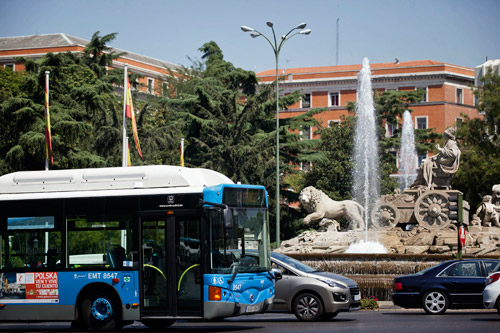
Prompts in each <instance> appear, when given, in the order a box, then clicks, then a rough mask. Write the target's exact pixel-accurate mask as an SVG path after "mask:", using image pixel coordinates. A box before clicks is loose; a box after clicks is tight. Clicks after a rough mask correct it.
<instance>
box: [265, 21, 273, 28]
mask: <svg viewBox="0 0 500 333" xmlns="http://www.w3.org/2000/svg"><path fill="white" fill-rule="evenodd" d="M266 24H267V26H268V27H269V28H272V27H273V25H274V24H273V22H271V21H267V22H266Z"/></svg>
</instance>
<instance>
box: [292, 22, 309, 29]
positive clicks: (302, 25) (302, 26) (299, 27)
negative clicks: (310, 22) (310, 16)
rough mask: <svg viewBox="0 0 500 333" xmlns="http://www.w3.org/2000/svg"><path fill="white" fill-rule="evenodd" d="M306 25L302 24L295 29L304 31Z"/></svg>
mask: <svg viewBox="0 0 500 333" xmlns="http://www.w3.org/2000/svg"><path fill="white" fill-rule="evenodd" d="M306 25H307V24H306V23H301V24H299V25H298V26H296V27H295V29H304V28H305V27H306Z"/></svg>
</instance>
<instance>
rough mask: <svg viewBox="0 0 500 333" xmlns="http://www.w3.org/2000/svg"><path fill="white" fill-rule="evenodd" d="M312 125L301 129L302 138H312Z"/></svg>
mask: <svg viewBox="0 0 500 333" xmlns="http://www.w3.org/2000/svg"><path fill="white" fill-rule="evenodd" d="M311 132H312V131H311V127H305V128H304V129H303V130H302V131H300V136H301V137H302V140H311V139H312V136H311Z"/></svg>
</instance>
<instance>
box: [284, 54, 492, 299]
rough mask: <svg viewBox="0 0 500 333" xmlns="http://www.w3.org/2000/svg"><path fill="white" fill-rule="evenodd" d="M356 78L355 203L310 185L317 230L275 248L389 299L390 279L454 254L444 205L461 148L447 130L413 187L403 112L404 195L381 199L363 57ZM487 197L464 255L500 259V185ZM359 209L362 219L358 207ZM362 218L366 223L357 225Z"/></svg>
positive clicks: (307, 201)
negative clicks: (346, 222)
mask: <svg viewBox="0 0 500 333" xmlns="http://www.w3.org/2000/svg"><path fill="white" fill-rule="evenodd" d="M358 78H359V84H358V102H357V107H356V113H357V117H358V119H357V124H356V129H355V148H354V153H353V156H354V157H353V162H354V165H355V171H354V172H353V177H354V185H353V193H354V197H355V199H356V200H357V203H356V202H354V201H352V200H343V201H337V202H336V201H334V200H332V199H330V198H328V196H327V195H326V194H324V193H322V194H321V193H319V192H321V191H320V190H317V189H314V188H313V187H312V186H308V187H306V188H304V189H302V190H301V194H300V196H299V197H300V198H301V202H300V203H301V206H302V207H303V208H304V209H306V210H307V211H308V213H309V215H307V216H306V217H305V218H304V223H306V224H307V223H310V222H311V223H312V222H314V223H316V224H311V226H316V229H317V230H308V231H305V232H303V233H301V234H300V235H298V236H297V237H294V238H292V239H289V240H285V241H283V242H282V244H281V247H280V248H278V249H276V251H277V252H281V253H285V254H287V255H291V256H293V257H295V258H297V259H299V260H302V261H305V262H306V263H308V264H309V265H310V266H313V267H318V269H321V270H325V271H330V272H334V273H338V274H343V275H347V276H350V277H351V278H352V279H354V280H355V281H357V282H358V284H359V286H360V288H361V290H362V294H363V295H366V296H372V295H376V296H377V297H378V298H379V299H383V300H389V299H390V292H391V290H392V281H393V278H394V276H396V275H401V274H411V273H415V272H418V271H420V270H421V269H423V268H426V267H429V266H432V265H433V264H435V263H437V262H441V261H444V260H448V259H451V258H452V255H454V254H456V253H457V247H458V237H457V227H456V225H455V221H454V220H453V215H452V214H451V213H450V212H451V209H450V208H451V206H452V203H453V202H452V198H453V197H454V196H456V195H459V194H462V193H461V192H460V191H458V190H456V189H452V188H451V186H450V180H451V178H452V177H453V175H454V173H455V172H456V170H457V169H458V164H459V163H458V162H459V158H460V150H459V149H458V145H457V143H456V141H455V136H454V134H455V131H454V129H452V128H448V129H446V130H445V132H444V138H445V141H446V142H445V144H444V146H443V147H440V145H439V144H438V145H436V149H437V150H438V151H439V153H437V154H435V155H433V156H431V157H429V158H428V160H427V161H425V162H424V163H422V164H423V166H422V167H420V168H419V169H418V173H417V177H416V179H415V181H414V182H413V183H412V180H411V178H410V177H411V176H415V175H414V173H415V165H416V163H415V157H416V154H415V149H414V137H413V126H412V124H411V117H410V116H409V112H408V111H406V112H405V113H404V124H403V132H404V133H403V135H402V147H401V152H400V155H401V158H402V160H400V164H401V167H402V170H401V171H400V173H401V174H403V175H409V176H410V177H409V179H408V180H405V183H404V184H403V187H404V189H403V190H399V189H396V190H395V191H394V193H392V194H384V195H379V191H380V190H379V175H378V169H379V168H378V154H377V136H376V126H375V114H374V113H375V110H374V104H373V98H372V95H371V91H372V88H371V82H370V66H369V62H368V59H366V58H365V59H364V60H363V66H362V70H361V72H360V74H359V76H358ZM407 131H408V132H410V133H408V134H406V132H407ZM412 143H413V147H411V145H412ZM408 146H409V147H410V148H408ZM407 154H408V155H411V156H413V162H411V156H410V157H409V158H404V157H403V156H406V155H407ZM407 161H410V162H408V163H406V162H407ZM403 165H407V166H408V168H406V167H405V166H403ZM455 166H456V167H455ZM409 184H411V185H409ZM308 188H313V189H308ZM306 190H307V191H306ZM315 192H316V194H314V193H315ZM492 192H493V193H492V195H487V196H485V198H484V200H483V204H482V206H481V207H480V209H478V210H477V211H476V214H474V218H473V221H472V222H471V224H470V225H469V228H468V232H467V238H466V243H465V248H464V249H463V253H464V256H465V255H468V256H481V257H485V256H496V257H498V256H499V255H500V222H499V221H500V184H497V185H494V186H493V188H492ZM307 193H309V194H310V195H306V194H307ZM360 204H361V205H362V206H363V208H364V217H361V216H362V214H361V213H362V212H360V211H362V209H361V208H360V207H359V209H358V207H357V206H360ZM462 204H463V211H462V213H463V214H462V215H463V223H464V224H469V210H470V207H469V205H468V203H467V201H465V200H464V201H463V202H462ZM339 218H345V219H347V220H350V224H349V226H348V227H347V230H341V228H340V226H341V224H340V223H339V222H338V221H337V219H339ZM363 219H364V223H362V222H360V221H363ZM353 221H358V222H357V223H353ZM368 227H370V229H368ZM368 231H369V232H368ZM342 267H343V268H342ZM378 295H380V296H378Z"/></svg>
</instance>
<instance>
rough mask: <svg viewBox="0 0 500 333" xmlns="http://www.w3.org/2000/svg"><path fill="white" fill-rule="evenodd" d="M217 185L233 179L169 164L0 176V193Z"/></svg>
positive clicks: (215, 173)
mask: <svg viewBox="0 0 500 333" xmlns="http://www.w3.org/2000/svg"><path fill="white" fill-rule="evenodd" d="M219 184H234V182H233V181H232V180H231V179H229V178H228V177H226V176H224V175H223V174H221V173H219V172H216V171H212V170H208V169H201V168H185V167H180V166H171V165H149V166H134V167H126V168H123V167H121V168H98V169H69V170H51V171H20V172H14V173H10V174H6V175H3V176H1V177H0V195H2V194H16V193H46V192H73V191H98V190H120V189H128V190H130V189H151V188H169V187H200V188H202V187H207V186H214V185H219Z"/></svg>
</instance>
